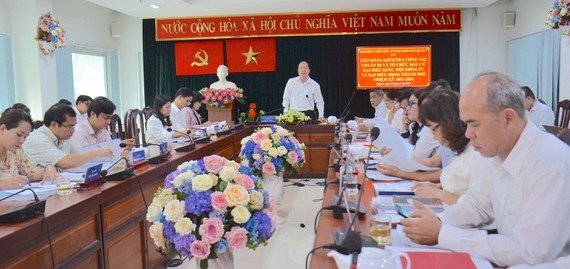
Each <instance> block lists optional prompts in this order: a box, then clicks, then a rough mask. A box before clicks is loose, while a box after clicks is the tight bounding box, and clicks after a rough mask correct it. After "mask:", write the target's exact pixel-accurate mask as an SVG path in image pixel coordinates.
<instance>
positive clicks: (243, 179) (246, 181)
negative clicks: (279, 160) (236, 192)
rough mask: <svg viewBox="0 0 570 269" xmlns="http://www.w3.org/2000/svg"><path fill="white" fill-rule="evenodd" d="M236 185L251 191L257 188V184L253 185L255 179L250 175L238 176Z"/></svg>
mask: <svg viewBox="0 0 570 269" xmlns="http://www.w3.org/2000/svg"><path fill="white" fill-rule="evenodd" d="M234 180H235V182H236V184H238V185H241V186H242V187H244V188H246V189H247V190H251V189H253V188H255V184H253V179H252V178H251V177H249V176H248V175H245V174H241V175H239V176H237V177H236V178H235V179H234Z"/></svg>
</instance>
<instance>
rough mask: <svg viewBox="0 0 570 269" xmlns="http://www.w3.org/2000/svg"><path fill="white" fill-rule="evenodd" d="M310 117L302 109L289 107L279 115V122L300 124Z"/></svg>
mask: <svg viewBox="0 0 570 269" xmlns="http://www.w3.org/2000/svg"><path fill="white" fill-rule="evenodd" d="M310 119H311V118H310V117H308V116H307V115H305V114H303V113H302V112H300V111H297V110H295V109H289V110H287V112H285V113H283V114H281V115H279V116H277V123H279V124H294V125H299V124H302V123H304V122H305V121H308V120H310Z"/></svg>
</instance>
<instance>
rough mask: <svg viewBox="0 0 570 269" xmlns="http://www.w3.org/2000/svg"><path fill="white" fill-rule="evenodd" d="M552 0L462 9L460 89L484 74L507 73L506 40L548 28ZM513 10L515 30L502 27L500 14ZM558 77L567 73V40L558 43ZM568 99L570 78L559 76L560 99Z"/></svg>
mask: <svg viewBox="0 0 570 269" xmlns="http://www.w3.org/2000/svg"><path fill="white" fill-rule="evenodd" d="M552 2H553V1H552V0H513V1H510V0H508V1H505V0H503V1H497V2H495V3H494V4H493V5H490V6H488V7H485V8H478V9H477V11H476V13H477V15H476V16H475V9H464V10H463V31H462V32H461V34H460V41H459V42H460V61H461V65H460V66H461V70H460V73H461V77H460V85H461V90H463V89H464V87H465V85H466V84H467V82H469V80H470V79H471V78H473V77H474V76H475V75H477V74H478V73H480V72H483V71H490V70H493V71H498V72H503V73H508V71H509V70H508V51H507V41H508V40H511V39H514V38H517V37H521V36H525V35H529V34H533V33H536V32H540V31H544V30H547V29H550V28H549V27H548V26H546V25H545V20H546V16H547V14H548V11H549V10H550V8H551V6H552ZM505 11H515V12H516V20H515V27H513V28H504V27H503V13H504V12H505ZM561 42H562V43H561V53H560V54H561V55H560V56H561V59H562V61H561V64H560V74H570V64H568V61H569V60H570V38H569V37H563V38H562V41H561ZM566 98H570V77H568V76H564V75H561V76H560V100H562V99H566Z"/></svg>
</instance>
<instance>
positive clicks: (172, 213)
mask: <svg viewBox="0 0 570 269" xmlns="http://www.w3.org/2000/svg"><path fill="white" fill-rule="evenodd" d="M184 206H185V204H184V201H178V200H172V201H170V202H168V204H166V206H165V207H164V218H165V219H166V220H169V221H177V220H179V219H181V218H182V217H184V213H185V210H184Z"/></svg>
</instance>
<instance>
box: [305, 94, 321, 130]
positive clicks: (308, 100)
mask: <svg viewBox="0 0 570 269" xmlns="http://www.w3.org/2000/svg"><path fill="white" fill-rule="evenodd" d="M305 98H307V103H309V105H310V106H311V111H312V112H313V116H314V117H315V118H314V119H313V120H312V121H311V122H310V124H315V123H314V121H318V119H319V118H318V117H317V113H316V112H315V104H313V103H311V100H310V99H309V95H308V94H305Z"/></svg>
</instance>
